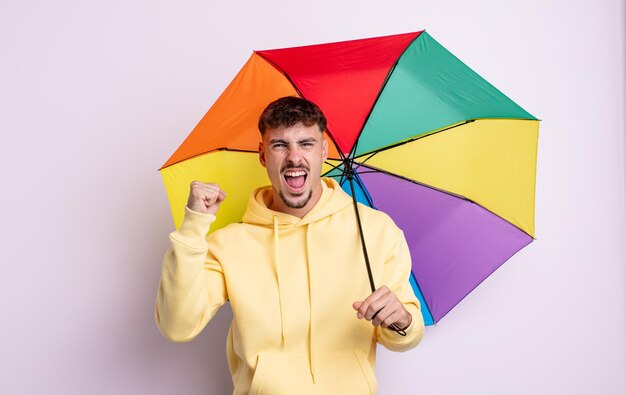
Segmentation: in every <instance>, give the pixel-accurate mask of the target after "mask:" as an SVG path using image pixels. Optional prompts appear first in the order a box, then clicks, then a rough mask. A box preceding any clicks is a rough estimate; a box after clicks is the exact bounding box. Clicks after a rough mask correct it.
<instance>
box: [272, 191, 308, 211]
mask: <svg viewBox="0 0 626 395" xmlns="http://www.w3.org/2000/svg"><path fill="white" fill-rule="evenodd" d="M279 195H280V198H281V200H282V201H283V203H285V205H286V206H287V207H289V208H295V209H299V208H303V207H305V206H306V205H307V204H308V203H309V201H310V200H311V197H312V196H313V191H312V190H309V193H308V194H307V193H306V191H305V192H302V194H301V195H305V197H296V198H291V199H290V198H289V197H287V196H285V194H284V193H283V191H280V193H279Z"/></svg>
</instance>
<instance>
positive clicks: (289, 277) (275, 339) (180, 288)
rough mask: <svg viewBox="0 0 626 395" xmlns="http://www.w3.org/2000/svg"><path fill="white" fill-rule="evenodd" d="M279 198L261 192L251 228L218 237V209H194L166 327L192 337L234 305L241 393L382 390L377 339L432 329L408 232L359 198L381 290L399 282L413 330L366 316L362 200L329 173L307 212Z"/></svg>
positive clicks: (232, 358) (165, 280)
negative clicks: (282, 207) (276, 205)
mask: <svg viewBox="0 0 626 395" xmlns="http://www.w3.org/2000/svg"><path fill="white" fill-rule="evenodd" d="M270 193H271V187H264V188H259V189H257V190H256V191H254V192H253V193H252V195H251V197H250V200H249V202H248V208H247V211H246V213H245V215H244V217H243V223H236V224H230V225H228V226H226V227H225V228H223V229H220V230H218V231H216V232H213V233H212V234H210V235H209V236H207V237H206V238H205V235H206V234H207V232H208V230H209V227H210V224H211V223H212V222H213V221H214V220H215V216H214V215H211V214H201V213H197V212H194V211H192V210H189V209H188V208H185V210H186V215H185V220H184V221H183V224H182V225H181V227H180V228H179V229H178V230H177V231H175V232H172V233H171V234H170V240H171V243H172V247H171V248H170V249H169V250H168V251H167V253H166V254H165V257H164V260H163V267H162V273H161V284H160V287H159V290H158V296H157V300H156V305H155V318H156V322H157V325H158V326H159V329H160V331H161V333H162V334H163V335H164V336H165V337H166V338H168V339H170V340H172V341H175V342H186V341H190V340H192V339H193V338H195V337H196V336H197V335H198V334H199V333H200V332H201V331H202V329H203V328H204V327H205V326H206V324H207V323H208V322H209V320H210V319H211V318H212V317H213V316H214V315H215V313H216V312H217V310H218V309H219V308H220V306H222V305H223V304H224V303H225V302H226V300H229V301H230V304H231V308H232V311H233V320H232V323H231V326H230V330H229V332H228V339H227V345H226V346H227V358H228V364H229V368H230V371H231V374H232V376H233V384H234V394H271V395H283V394H288V395H293V394H302V395H306V394H325V395H326V394H342V395H346V394H359V395H361V394H375V393H376V389H377V383H376V378H375V375H374V371H375V361H376V343H377V342H379V343H381V344H382V345H383V346H385V347H386V348H388V349H390V350H393V351H405V350H408V349H410V348H413V347H415V346H416V345H417V344H418V343H419V342H420V340H421V339H422V337H423V334H424V321H423V318H422V314H421V312H420V304H419V301H418V300H417V298H416V297H415V295H414V294H413V291H412V289H411V285H410V283H409V273H410V268H411V260H410V255H409V250H408V247H407V244H406V241H405V239H404V235H403V233H402V231H401V230H400V229H399V228H398V227H397V226H396V225H395V224H394V223H393V221H392V220H391V218H389V216H387V215H386V214H385V213H383V212H380V211H377V210H373V209H370V208H369V207H366V206H363V205H361V204H359V214H360V215H361V221H362V224H363V230H364V233H365V241H366V243H367V247H368V254H369V258H370V264H371V267H372V275H373V277H374V282H375V284H376V287H377V288H379V287H380V286H382V285H386V286H387V287H389V289H391V291H393V292H395V293H396V295H397V296H398V298H399V299H400V301H401V302H402V303H403V304H404V306H405V308H406V309H407V310H408V311H409V313H410V314H411V316H412V322H411V325H410V326H409V327H408V328H407V329H406V336H401V335H399V334H398V333H396V332H394V331H393V330H391V329H387V328H383V327H380V326H378V327H374V326H373V325H372V324H371V321H366V320H365V319H358V318H357V312H356V310H354V308H353V307H352V304H353V303H354V302H356V301H362V300H364V299H365V298H366V297H367V296H369V295H370V294H371V290H370V286H369V280H368V276H367V269H366V267H365V262H364V258H363V251H362V249H361V245H360V239H359V232H358V227H357V223H356V218H355V212H354V206H353V203H352V198H351V197H350V196H348V195H347V194H346V193H345V192H344V191H343V190H342V189H341V187H340V186H339V184H337V182H336V181H334V180H332V179H329V178H323V179H322V195H321V197H320V200H319V201H318V203H317V204H316V205H315V207H314V208H313V209H312V210H311V211H310V212H309V213H308V214H307V215H306V216H304V217H303V218H302V219H300V218H297V217H294V216H291V215H289V214H285V213H281V212H276V211H273V210H271V209H269V208H268V207H267V206H266V202H267V201H268V197H269V194H270Z"/></svg>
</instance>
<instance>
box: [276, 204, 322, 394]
mask: <svg viewBox="0 0 626 395" xmlns="http://www.w3.org/2000/svg"><path fill="white" fill-rule="evenodd" d="M273 218H274V265H275V269H276V282H277V284H278V298H279V301H280V332H281V336H282V341H283V349H286V348H287V341H286V339H285V311H284V310H283V309H284V307H283V306H284V303H283V293H282V292H281V288H280V269H279V267H280V263H279V262H280V255H279V248H278V216H277V215H274V216H273ZM309 229H310V225H306V246H305V250H306V257H307V259H306V261H307V265H308V271H309V276H308V277H309V300H310V316H309V368H310V370H311V378H312V379H313V383H314V384H315V373H316V372H317V365H316V360H315V329H314V328H315V327H314V325H313V317H314V316H315V314H314V312H315V307H314V306H315V303H314V297H313V292H314V289H315V286H314V283H315V282H314V280H313V267H312V265H311V250H310V248H309V246H310V245H311V240H310V238H311V233H310V231H309Z"/></svg>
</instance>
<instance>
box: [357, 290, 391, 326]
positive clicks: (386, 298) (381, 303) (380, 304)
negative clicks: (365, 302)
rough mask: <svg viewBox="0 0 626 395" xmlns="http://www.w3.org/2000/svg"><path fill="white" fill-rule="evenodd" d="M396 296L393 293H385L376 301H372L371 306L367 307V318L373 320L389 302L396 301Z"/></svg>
mask: <svg viewBox="0 0 626 395" xmlns="http://www.w3.org/2000/svg"><path fill="white" fill-rule="evenodd" d="M394 299H395V298H394V296H393V295H392V294H385V295H382V296H381V297H380V298H378V299H377V300H375V301H374V302H372V304H370V306H369V307H368V308H367V310H366V311H365V314H364V316H365V318H366V319H367V320H371V319H373V318H374V316H375V315H376V314H377V313H378V312H379V311H380V310H381V309H383V308H384V307H385V306H387V305H388V304H391V303H393V301H394Z"/></svg>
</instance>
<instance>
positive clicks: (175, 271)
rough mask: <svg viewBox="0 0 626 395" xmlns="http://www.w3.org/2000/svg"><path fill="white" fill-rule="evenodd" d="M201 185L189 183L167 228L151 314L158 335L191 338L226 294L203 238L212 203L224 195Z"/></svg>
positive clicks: (213, 210) (211, 217)
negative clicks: (176, 224) (176, 222)
mask: <svg viewBox="0 0 626 395" xmlns="http://www.w3.org/2000/svg"><path fill="white" fill-rule="evenodd" d="M206 185H207V184H201V185H199V183H196V184H195V186H194V184H193V183H192V187H191V192H190V198H189V199H190V202H189V204H188V207H185V219H184V221H183V223H182V225H181V226H180V228H179V229H178V230H177V231H174V232H172V233H171V234H170V242H171V247H170V248H169V249H168V251H167V253H166V254H165V257H164V258H163V266H162V270H161V282H160V285H159V290H158V294H157V299H156V303H155V307H154V314H155V320H156V323H157V326H158V327H159V330H160V331H161V333H162V334H163V336H165V337H166V338H168V339H169V340H171V341H175V342H186V341H190V340H193V339H194V338H195V337H196V336H197V335H198V334H199V333H200V332H201V331H202V329H204V327H205V326H206V324H207V323H208V322H209V320H210V319H211V318H213V316H214V315H215V313H217V310H219V308H220V307H221V306H222V305H223V304H224V303H225V302H226V300H227V299H228V295H227V292H226V285H225V281H224V274H223V270H222V266H221V265H220V263H219V262H218V261H217V259H215V258H214V257H212V256H211V254H209V253H208V250H209V246H208V244H207V242H206V234H207V233H208V231H209V228H210V226H211V223H212V222H213V221H215V218H216V217H215V213H216V211H217V207H215V206H219V203H221V201H223V200H224V197H225V195H224V194H223V192H220V191H219V189H217V191H216V192H215V193H214V194H213V195H211V189H210V188H209V189H206V188H205V186H206ZM198 188H200V189H203V188H204V189H205V191H206V190H208V191H209V195H211V196H209V197H208V198H207V196H206V193H202V191H200V192H198ZM194 189H196V190H195V191H194ZM200 195H201V196H200ZM194 196H195V197H194ZM192 200H194V201H195V200H202V201H203V202H205V203H206V205H205V207H202V206H198V205H195V206H194V204H193V202H192ZM189 206H191V207H195V208H196V209H198V210H200V211H203V212H199V211H194V210H192V209H190V208H189Z"/></svg>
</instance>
